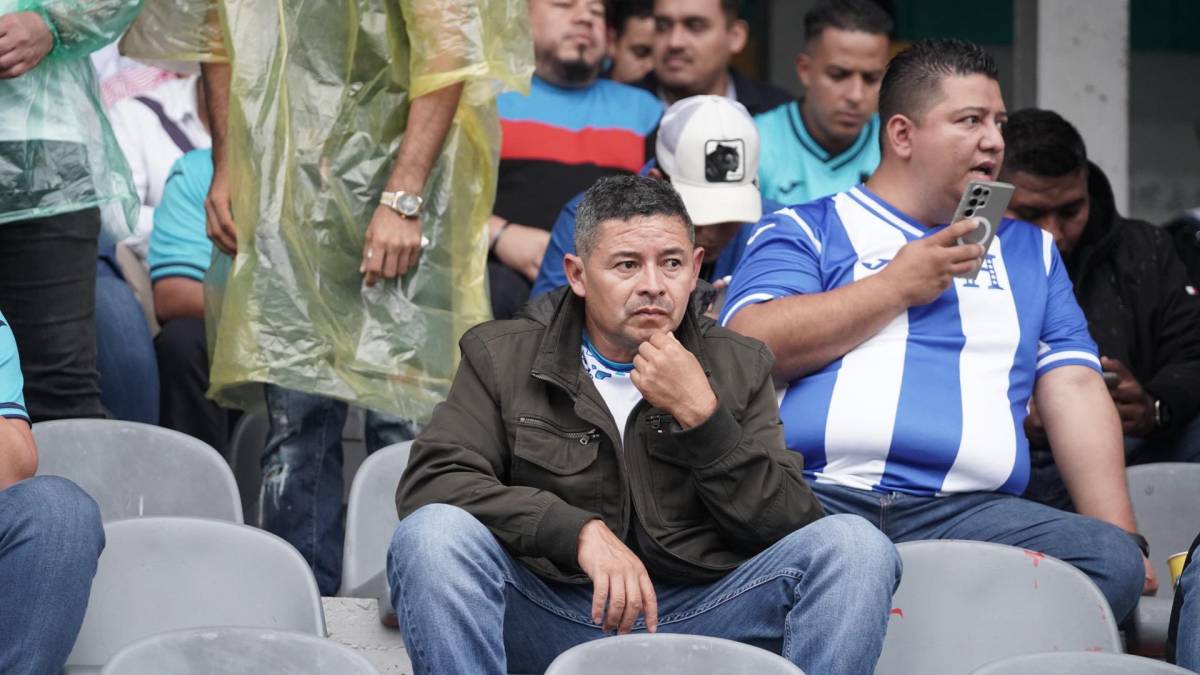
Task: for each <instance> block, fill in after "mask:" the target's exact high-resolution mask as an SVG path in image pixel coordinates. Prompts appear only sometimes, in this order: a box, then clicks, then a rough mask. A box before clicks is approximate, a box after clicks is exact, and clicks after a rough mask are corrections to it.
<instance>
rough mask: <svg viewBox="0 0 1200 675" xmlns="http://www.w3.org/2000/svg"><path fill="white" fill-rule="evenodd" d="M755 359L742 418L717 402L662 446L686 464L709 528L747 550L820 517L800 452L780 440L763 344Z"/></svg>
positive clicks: (780, 427)
mask: <svg viewBox="0 0 1200 675" xmlns="http://www.w3.org/2000/svg"><path fill="white" fill-rule="evenodd" d="M760 363H761V364H762V368H761V371H760V372H758V373H755V377H754V379H753V380H751V381H756V382H757V383H758V384H757V387H756V388H755V390H754V392H753V393H752V394H751V395H750V400H749V402H748V404H747V406H746V412H745V415H744V416H743V419H742V420H740V421H739V420H738V419H736V418H735V417H734V415H733V413H732V412H731V411H730V409H729V407H728V406H727V405H726V404H725V403H723V402H722V403H719V404H718V406H717V410H716V412H714V413H713V414H712V415H711V416H710V417H709V418H708V419H707V420H706V421H704V422H703V423H701V424H699V425H697V426H695V427H692V428H691V429H687V430H678V429H676V430H675V431H674V433H673V434H672V435H673V443H671V444H670V446H668V447H669V451H670V452H672V454H674V455H675V456H676V458H677V459H678V460H681V461H685V462H687V463H688V464H689V465H690V466H691V467H692V470H693V475H694V476H695V479H696V486H697V491H698V493H699V496H700V499H701V500H703V502H704V505H705V506H706V507H707V509H708V511H709V513H711V514H712V516H713V520H714V521H715V522H716V524H717V527H718V528H720V530H721V531H722V533H723V534H724V535H725V536H726V537H727V538H728V540H729V541H730V542H736V543H737V544H738V545H739V546H740V547H741V548H743V549H744V550H747V551H755V552H757V551H760V550H762V549H763V548H766V547H767V546H770V545H771V544H774V543H775V542H776V541H778V540H780V539H782V538H783V537H785V536H787V535H788V534H791V533H792V532H793V531H795V530H797V529H799V528H801V527H804V526H805V525H807V524H809V523H811V522H813V521H814V520H817V519H818V518H820V517H821V516H823V515H824V512H823V511H822V509H821V505H820V502H818V501H817V499H816V497H815V496H814V495H813V493H812V490H810V489H809V487H808V484H807V483H806V482H805V480H804V475H803V472H802V469H803V459H802V457H801V455H800V454H799V453H796V452H792V451H791V450H788V449H787V447H786V445H785V444H784V437H783V426H782V425H781V424H780V422H779V408H778V404H777V403H776V399H775V388H774V386H773V385H772V384H771V377H770V372H771V363H772V359H771V355H770V352H769V351H768V350H767V348H766V347H761V352H760Z"/></svg>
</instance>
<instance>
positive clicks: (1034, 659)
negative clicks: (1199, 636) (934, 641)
mask: <svg viewBox="0 0 1200 675" xmlns="http://www.w3.org/2000/svg"><path fill="white" fill-rule="evenodd" d="M1191 672H1192V671H1190V670H1185V669H1183V668H1180V667H1178V666H1173V665H1171V664H1169V663H1163V662H1162V661H1155V660H1153V659H1146V658H1142V657H1140V656H1130V655H1128V654H1097V653H1095V652H1057V653H1048V654H1023V655H1021V656H1012V657H1009V658H1007V659H1001V660H1000V661H996V662H995V663H989V664H988V665H986V666H984V667H982V668H980V669H979V670H976V671H975V672H974V673H972V674H971V675H1079V673H1087V674H1088V675H1190V674H1191Z"/></svg>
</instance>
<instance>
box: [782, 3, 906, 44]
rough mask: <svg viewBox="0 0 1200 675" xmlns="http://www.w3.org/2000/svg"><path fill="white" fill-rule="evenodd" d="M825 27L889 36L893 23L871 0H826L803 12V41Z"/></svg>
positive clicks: (814, 36)
mask: <svg viewBox="0 0 1200 675" xmlns="http://www.w3.org/2000/svg"><path fill="white" fill-rule="evenodd" d="M826 28H834V29H837V30H844V31H859V32H862V33H870V34H871V35H887V36H889V37H890V36H891V34H892V30H893V29H894V28H895V24H894V23H893V22H892V17H891V16H889V15H888V13H887V12H885V11H884V10H883V8H882V7H880V6H879V5H877V4H875V3H874V2H872V0H828V1H827V2H822V3H821V4H819V5H817V6H816V7H813V8H812V9H810V10H808V13H807V14H805V15H804V41H805V42H811V41H812V40H814V39H816V38H817V37H819V36H820V35H821V33H822V32H824V30H825V29H826Z"/></svg>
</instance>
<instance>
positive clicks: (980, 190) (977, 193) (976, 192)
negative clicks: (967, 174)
mask: <svg viewBox="0 0 1200 675" xmlns="http://www.w3.org/2000/svg"><path fill="white" fill-rule="evenodd" d="M981 192H983V188H975V189H974V190H971V194H973V195H975V196H976V197H978V196H979V193H981Z"/></svg>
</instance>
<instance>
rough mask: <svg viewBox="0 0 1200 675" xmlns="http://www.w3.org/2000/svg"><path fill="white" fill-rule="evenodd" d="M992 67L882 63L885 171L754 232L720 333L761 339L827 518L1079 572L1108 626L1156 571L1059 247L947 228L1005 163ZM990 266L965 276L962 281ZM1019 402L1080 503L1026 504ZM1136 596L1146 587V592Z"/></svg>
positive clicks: (1031, 229) (927, 57) (937, 47)
mask: <svg viewBox="0 0 1200 675" xmlns="http://www.w3.org/2000/svg"><path fill="white" fill-rule="evenodd" d="M996 77H997V76H996V66H995V64H994V62H993V61H992V60H991V58H990V57H989V56H987V54H986V53H984V52H983V51H982V50H981V49H979V48H978V47H977V46H975V45H972V44H969V43H966V42H962V41H957V40H943V41H922V42H918V43H916V44H915V45H914V46H913V47H912V48H910V49H909V50H907V51H905V52H903V53H901V54H900V55H898V56H896V57H895V58H894V59H893V60H892V62H891V63H890V64H889V65H888V69H887V73H886V74H885V76H884V79H883V84H882V87H881V90H880V112H881V119H883V120H884V126H883V132H882V138H883V159H882V161H881V163H880V166H879V169H878V170H877V171H876V172H875V174H874V175H873V176H872V177H871V179H870V180H868V181H867V183H866V184H864V185H859V186H857V187H855V188H852V189H851V190H849V191H847V192H842V193H839V194H837V195H833V196H831V197H827V198H824V199H821V200H818V201H815V202H810V203H807V204H803V205H797V206H793V207H790V208H785V209H782V210H780V211H777V212H776V213H774V214H772V215H771V216H768V217H767V218H764V219H763V221H761V223H760V225H759V228H758V231H757V232H756V233H755V234H754V235H753V236H752V237H751V239H750V240H749V242H748V244H747V251H746V254H745V256H744V257H743V259H742V262H741V264H740V265H739V266H738V268H737V270H736V271H735V272H734V277H733V283H732V285H731V287H730V289H729V295H728V298H727V300H726V305H725V310H724V315H723V316H722V322H723V323H724V324H726V325H728V326H730V327H731V328H733V329H734V330H737V331H739V332H742V333H745V334H747V335H750V336H752V337H756V338H758V339H760V340H763V341H764V342H766V343H767V344H768V345H769V346H770V347H771V349H772V351H773V352H774V353H775V356H776V363H775V369H774V375H775V379H776V381H777V382H788V383H789V384H788V386H787V389H786V391H785V392H784V394H783V397H782V399H781V405H780V417H781V419H782V420H783V424H784V430H785V436H786V440H787V444H788V447H790V448H791V449H792V450H795V451H798V452H801V453H803V454H804V459H805V462H804V463H805V467H804V469H805V473H806V476H807V477H808V478H809V480H810V481H811V482H812V483H813V490H814V492H816V494H817V496H818V497H819V498H820V499H821V501H822V503H823V504H824V506H825V508H826V510H827V511H829V512H831V513H844V512H850V513H857V514H860V515H863V516H865V517H867V519H868V520H871V521H872V522H874V523H877V524H878V525H879V526H880V527H881V528H882V529H883V531H884V532H885V533H886V534H888V535H889V536H890V537H891V538H892V539H893V540H894V541H897V542H901V541H908V540H914V539H931V538H937V539H942V538H946V539H950V538H952V539H973V540H983V541H991V542H997V543H1002V544H1009V545H1014V546H1021V547H1024V548H1027V549H1031V550H1034V551H1040V552H1042V553H1045V554H1048V555H1052V556H1055V557H1057V558H1060V559H1062V560H1064V561H1066V562H1069V563H1071V564H1073V565H1075V566H1076V567H1078V568H1079V569H1080V570H1082V571H1083V572H1085V573H1086V574H1088V575H1089V576H1090V577H1091V578H1092V580H1093V581H1095V582H1096V584H1097V585H1098V586H1099V587H1100V590H1101V591H1102V592H1103V593H1104V595H1105V596H1106V597H1107V599H1108V601H1109V603H1110V604H1111V606H1112V609H1113V613H1114V614H1115V615H1116V616H1117V618H1118V619H1120V618H1122V617H1124V616H1126V615H1127V614H1128V613H1129V612H1130V611H1131V610H1132V609H1133V607H1134V606H1135V605H1136V604H1137V599H1138V594H1139V592H1141V591H1142V590H1143V585H1145V587H1146V588H1147V590H1149V589H1153V587H1154V586H1155V585H1156V581H1155V579H1154V576H1153V571H1152V569H1151V567H1150V566H1149V565H1148V564H1146V562H1145V559H1144V556H1143V555H1141V554H1139V552H1138V548H1139V544H1144V539H1141V538H1140V536H1138V535H1136V534H1135V532H1136V529H1137V526H1136V524H1135V523H1134V518H1133V510H1132V507H1131V506H1130V502H1129V496H1128V492H1127V489H1126V486H1125V480H1124V462H1123V459H1124V454H1123V451H1122V445H1121V427H1120V422H1119V420H1118V418H1117V414H1116V410H1115V409H1114V408H1113V406H1112V403H1111V402H1110V400H1109V396H1108V393H1107V390H1106V388H1105V386H1104V382H1103V379H1102V378H1101V377H1100V361H1099V359H1098V357H1097V354H1096V345H1095V343H1094V342H1093V341H1092V339H1091V337H1090V336H1089V335H1088V332H1087V323H1086V321H1085V319H1084V316H1083V313H1082V312H1081V311H1080V309H1079V306H1078V305H1077V304H1076V302H1075V298H1074V296H1073V295H1072V292H1071V282H1070V280H1069V279H1068V277H1067V273H1066V271H1065V269H1064V267H1063V262H1062V259H1061V258H1060V257H1059V254H1058V251H1057V249H1056V248H1055V247H1054V242H1053V240H1052V238H1051V237H1050V236H1049V235H1047V234H1045V233H1043V232H1042V231H1041V230H1039V229H1038V228H1037V227H1036V226H1034V225H1032V224H1030V223H1025V222H1022V221H1015V220H1008V219H1005V220H1004V221H1003V222H1001V223H1000V225H999V227H998V228H997V234H996V236H995V238H994V239H993V241H992V242H991V245H990V247H989V248H988V249H987V251H986V252H985V251H983V250H982V247H980V246H978V245H975V244H957V243H956V239H957V238H958V237H960V236H962V235H964V234H966V233H967V232H970V231H971V230H973V229H974V228H975V226H976V225H975V221H974V220H973V219H965V220H962V221H958V222H955V223H952V224H950V225H945V223H946V222H947V221H948V220H950V218H951V217H952V216H953V213H954V209H955V205H956V204H957V202H958V199H959V196H960V195H961V194H962V192H963V190H964V188H965V186H966V184H967V183H968V181H971V180H994V179H995V177H996V175H997V173H998V172H999V170H1000V165H1001V162H1002V161H1003V159H1004V139H1003V137H1002V136H1001V133H1000V127H1001V125H1002V124H1003V123H1004V120H1005V116H1006V114H1005V109H1004V101H1003V99H1002V98H1001V94H1000V86H999V84H998V82H997V79H996ZM980 257H982V258H983V262H982V270H981V271H980V272H979V274H978V276H977V277H976V278H974V279H964V278H956V277H954V276H953V275H955V274H961V273H964V272H966V271H968V270H970V269H972V268H973V267H974V265H976V264H977V263H978V262H979V258H980ZM1031 396H1032V397H1033V399H1034V400H1035V401H1036V403H1037V407H1038V410H1039V411H1040V413H1041V415H1042V419H1043V422H1044V424H1045V427H1046V430H1047V432H1048V433H1049V435H1050V436H1051V438H1052V439H1054V441H1055V442H1054V453H1055V456H1056V459H1057V460H1058V464H1059V466H1060V467H1062V469H1063V474H1064V477H1065V479H1066V483H1067V485H1068V487H1069V488H1070V490H1071V495H1072V497H1073V498H1074V500H1075V504H1076V505H1077V506H1078V510H1079V513H1080V514H1084V515H1076V514H1071V513H1066V512H1063V511H1059V510H1057V509H1053V508H1050V507H1047V506H1043V505H1041V504H1036V503H1034V502H1030V501H1027V500H1024V499H1021V498H1020V497H1019V495H1020V494H1021V492H1022V491H1023V490H1024V488H1025V483H1026V481H1027V480H1028V477H1029V446H1028V442H1027V440H1026V438H1025V436H1024V434H1023V431H1022V424H1023V421H1024V418H1025V415H1026V411H1027V405H1028V403H1029V401H1030V398H1031ZM1143 582H1144V583H1143Z"/></svg>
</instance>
